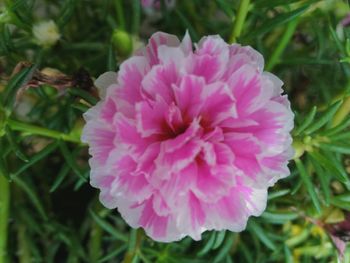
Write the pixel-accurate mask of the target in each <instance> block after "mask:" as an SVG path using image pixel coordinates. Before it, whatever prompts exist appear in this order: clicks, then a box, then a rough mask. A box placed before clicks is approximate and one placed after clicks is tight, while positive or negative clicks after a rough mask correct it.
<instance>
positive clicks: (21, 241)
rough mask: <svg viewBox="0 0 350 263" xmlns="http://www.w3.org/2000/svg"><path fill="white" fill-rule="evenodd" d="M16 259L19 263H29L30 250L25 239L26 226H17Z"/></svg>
mask: <svg viewBox="0 0 350 263" xmlns="http://www.w3.org/2000/svg"><path fill="white" fill-rule="evenodd" d="M17 238H18V259H19V262H20V263H27V262H30V261H31V255H30V249H29V246H28V240H27V237H26V226H25V225H23V224H20V225H19V226H18V234H17Z"/></svg>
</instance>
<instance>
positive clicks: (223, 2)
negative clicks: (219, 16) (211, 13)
mask: <svg viewBox="0 0 350 263" xmlns="http://www.w3.org/2000/svg"><path fill="white" fill-rule="evenodd" d="M215 2H216V4H217V5H218V7H219V8H220V9H221V10H222V11H223V12H224V13H225V14H226V15H227V16H228V17H229V18H232V17H234V12H233V9H232V3H230V2H229V1H227V0H215Z"/></svg>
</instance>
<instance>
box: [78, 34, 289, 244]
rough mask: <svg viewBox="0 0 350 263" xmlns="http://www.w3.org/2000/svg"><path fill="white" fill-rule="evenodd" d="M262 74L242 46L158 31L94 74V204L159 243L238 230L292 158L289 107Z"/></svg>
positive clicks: (88, 137) (87, 131)
mask: <svg viewBox="0 0 350 263" xmlns="http://www.w3.org/2000/svg"><path fill="white" fill-rule="evenodd" d="M263 67H264V60H263V57H262V56H261V55H260V54H259V53H258V52H257V51H255V50H254V49H252V48H251V47H249V46H246V47H242V46H240V45H238V44H234V45H228V44H227V43H225V42H224V40H222V39H221V38H220V37H219V36H208V37H204V38H202V39H201V41H200V42H199V43H198V44H197V45H195V50H194V51H193V49H192V42H191V39H190V37H189V35H188V34H186V36H185V37H184V39H183V40H182V42H180V41H179V40H178V38H177V37H176V36H173V35H169V34H166V33H162V32H158V33H155V34H154V35H153V36H152V37H151V39H150V40H149V43H148V45H147V46H146V47H145V48H144V49H143V50H141V51H139V52H137V54H136V55H135V56H133V57H131V58H129V59H128V60H126V61H125V62H124V63H123V64H122V65H121V66H120V71H119V73H118V75H117V74H116V73H113V72H108V73H105V74H103V75H102V76H101V77H100V78H99V79H98V80H97V81H96V85H97V86H98V87H100V88H101V87H102V88H103V87H107V90H106V94H105V96H104V97H103V99H102V100H101V101H100V102H99V103H98V104H97V105H96V106H94V107H92V108H91V109H90V110H89V111H88V112H87V113H86V114H85V115H84V117H85V120H86V121H87V124H86V126H85V128H84V130H83V136H82V140H83V141H84V142H86V143H88V144H89V146H90V148H89V151H90V154H91V155H92V158H91V159H90V166H91V185H92V186H94V187H97V188H99V189H100V190H101V195H100V199H101V202H102V203H103V204H104V205H105V206H106V207H108V208H111V209H113V208H118V210H119V212H120V213H121V215H122V217H123V218H124V219H125V220H126V221H127V222H128V224H129V225H131V226H132V227H134V228H137V227H142V228H144V229H145V231H146V232H147V234H148V235H149V236H150V237H152V238H153V239H155V240H158V241H164V242H170V241H174V240H179V239H181V238H183V237H185V236H187V235H188V236H191V237H192V238H193V239H195V240H199V239H200V238H201V234H202V233H203V232H204V231H206V230H212V229H214V230H224V229H228V230H231V231H237V232H238V231H242V230H244V229H245V227H246V223H247V220H248V217H249V216H251V215H254V216H259V215H260V214H261V213H262V212H263V211H264V209H265V207H266V199H267V188H268V187H270V186H272V185H273V184H274V183H275V182H276V181H277V180H278V179H280V178H283V177H286V176H288V175H289V170H288V167H287V163H288V160H289V159H290V158H291V157H292V155H293V150H292V148H291V141H292V139H291V136H290V134H289V132H290V131H291V130H292V128H293V113H292V111H291V109H290V104H289V101H288V99H287V96H286V95H281V94H282V92H283V91H282V89H281V86H282V81H281V80H279V79H278V78H277V77H276V76H274V75H272V74H271V73H268V72H263ZM102 93H104V92H103V91H102Z"/></svg>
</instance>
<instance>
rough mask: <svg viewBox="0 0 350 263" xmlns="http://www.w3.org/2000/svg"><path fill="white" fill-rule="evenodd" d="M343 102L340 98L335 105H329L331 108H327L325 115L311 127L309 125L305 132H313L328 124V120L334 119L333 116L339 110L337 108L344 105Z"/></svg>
mask: <svg viewBox="0 0 350 263" xmlns="http://www.w3.org/2000/svg"><path fill="white" fill-rule="evenodd" d="M342 103H343V101H342V100H340V101H338V102H336V103H334V104H333V105H331V106H330V107H329V109H327V111H326V112H325V113H323V115H322V116H321V118H320V119H319V120H317V121H315V122H314V123H313V124H312V125H311V126H310V127H308V128H307V129H306V130H305V134H312V133H314V132H315V131H317V130H318V129H320V128H322V127H323V126H324V125H325V124H327V122H329V121H330V120H331V119H332V117H333V116H334V114H335V113H336V112H337V110H338V109H339V107H340V106H341V105H342Z"/></svg>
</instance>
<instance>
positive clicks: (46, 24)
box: [33, 20, 61, 47]
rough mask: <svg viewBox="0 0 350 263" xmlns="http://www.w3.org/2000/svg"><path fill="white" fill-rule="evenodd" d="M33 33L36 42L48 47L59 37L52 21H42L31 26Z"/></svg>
mask: <svg viewBox="0 0 350 263" xmlns="http://www.w3.org/2000/svg"><path fill="white" fill-rule="evenodd" d="M33 35H34V37H35V41H36V43H37V44H39V45H41V46H43V47H50V46H53V45H55V44H56V42H57V41H58V40H59V38H60V37H61V35H60V33H59V30H58V27H57V25H56V24H55V22H54V21H52V20H49V21H42V22H39V23H37V24H36V25H34V26H33Z"/></svg>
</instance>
